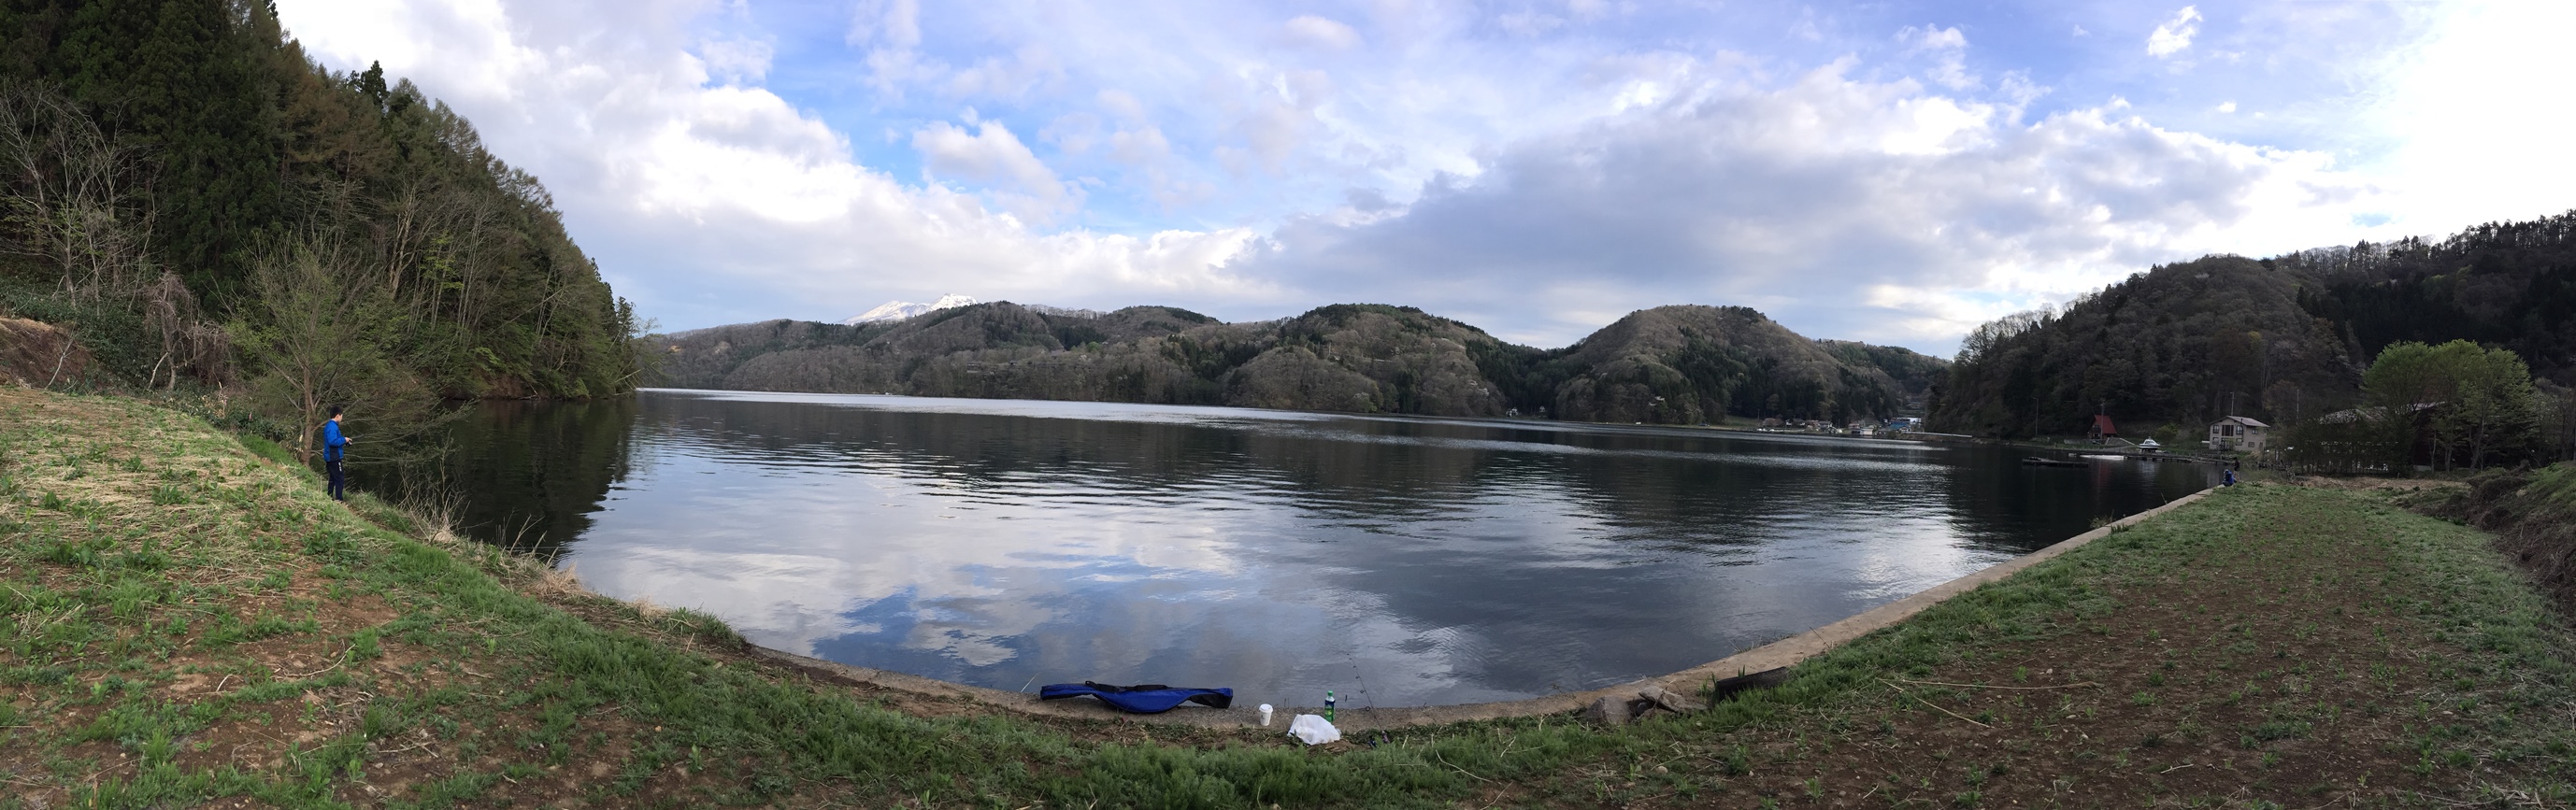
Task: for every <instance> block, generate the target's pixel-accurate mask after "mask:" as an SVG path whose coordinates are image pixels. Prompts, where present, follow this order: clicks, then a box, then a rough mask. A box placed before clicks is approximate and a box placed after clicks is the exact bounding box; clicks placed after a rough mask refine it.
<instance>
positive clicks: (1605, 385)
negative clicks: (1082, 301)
mask: <svg viewBox="0 0 2576 810" xmlns="http://www.w3.org/2000/svg"><path fill="white" fill-rule="evenodd" d="M656 345H657V346H658V347H659V352H660V353H662V354H663V355H664V356H663V357H662V358H661V361H660V366H661V369H662V375H663V376H662V377H661V378H660V382H661V383H662V384H666V385H672V386H678V387H684V388H724V389H739V390H759V391H819V392H840V393H898V394H914V395H921V396H959V397H1011V398H1026V399H1068V400H1095V401H1117V402H1153V403H1179V404H1206V405H1236V406H1244V407H1258V408H1292V409H1301V410H1325V411H1352V412H1363V413H1370V412H1383V413H1413V414H1436V415H1447V416H1499V415H1504V414H1506V413H1511V412H1518V413H1521V414H1527V415H1542V414H1544V415H1554V416H1562V417H1565V418H1570V419H1584V420H1595V421H1616V422H1649V423H1658V424H1698V423H1702V422H1717V421H1720V420H1722V419H1723V418H1724V417H1725V416H1726V415H1728V414H1733V415H1736V416H1745V417H1764V416H1779V417H1788V418H1824V419H1834V420H1836V421H1838V422H1840V421H1846V420H1850V419H1857V418H1863V417H1885V416H1895V415H1898V414H1899V413H1900V412H1901V411H1903V410H1904V408H1905V406H1906V403H1907V402H1908V400H1909V399H1916V400H1919V399H1920V398H1921V397H1922V396H1923V395H1924V393H1925V391H1926V390H1927V389H1928V388H1929V387H1930V386H1931V384H1932V383H1933V381H1934V380H1936V379H1938V378H1939V376H1940V372H1941V370H1942V367H1943V366H1944V365H1945V364H1944V363H1943V362H1942V361H1940V360H1938V359H1934V358H1930V357H1925V356H1923V355H1920V354H1916V353H1913V352H1910V351H1906V350H1904V349H1899V348H1893V347H1885V346H1870V345H1866V344H1858V343H1847V342H1841V341H1817V340H1810V339H1807V338H1804V337H1800V336H1798V335H1797V334H1796V333H1793V332H1790V331H1789V330H1788V329H1787V328H1784V327H1782V326H1780V325H1779V324H1777V323H1774V322H1772V321H1771V320H1770V319H1769V318H1766V317H1763V315H1762V314H1761V313H1759V312H1755V311H1753V310H1750V309H1745V308H1742V307H1701V306H1672V307H1659V308H1656V309H1650V310H1643V311H1639V312H1636V313H1632V314H1630V315H1629V316H1628V317H1626V318H1622V319H1620V320H1619V322H1618V323H1615V324H1612V325H1610V326H1609V327H1606V328H1604V329H1602V330H1601V331H1599V332H1597V333H1594V334H1593V335H1592V336H1590V337H1587V338H1585V339H1584V340H1583V341H1582V342H1580V343H1577V344H1575V345H1574V346H1571V347H1568V348H1564V349H1552V350H1551V349H1535V348H1531V347H1527V346H1518V345H1513V344H1509V343H1504V342H1502V341H1501V340H1497V339H1495V338H1494V337H1493V336H1491V335H1488V334H1486V333H1485V332H1484V330H1481V329H1477V328H1476V327H1473V326H1469V325H1466V324H1463V323H1459V322H1457V321H1453V320H1449V319H1447V318H1441V317H1437V316H1434V315H1430V314H1427V313H1424V312H1422V311H1421V310H1418V309H1414V308H1411V307H1393V306H1384V305H1376V304H1338V305H1334V306H1328V307H1322V308H1319V309H1316V310H1314V311H1311V312H1307V313H1305V314H1303V315H1299V316H1297V317H1294V318H1285V319H1281V320H1276V321H1262V322H1255V323H1233V324H1229V323H1220V322H1218V321H1217V320H1216V319H1214V318H1210V317H1207V316H1205V315H1200V314H1197V313H1194V312H1190V311H1187V310H1181V309H1174V308H1170V307H1129V308H1126V309H1122V310H1118V311H1116V312H1111V313H1107V314H1104V315H1099V316H1097V317H1092V316H1088V315H1083V314H1064V313H1061V312H1041V311H1038V310H1035V309H1032V308H1028V307H1022V306H1018V305H1016V304H1011V303H1008V302H1003V303H993V304H978V305H974V306H967V307H959V308H955V309H945V310H938V311H935V312H931V313H929V314H925V315H921V316H918V317H914V318H911V319H908V320H902V321H891V322H880V323H872V324H865V325H860V326H842V325H836V324H825V323H813V322H807V321H785V320H781V321H766V322H761V323H749V324H738V325H733V326H720V327H715V328H711V329H700V330H695V331H690V332H683V333H679V334H674V335H670V336H667V337H665V338H662V339H658V340H657V341H656Z"/></svg>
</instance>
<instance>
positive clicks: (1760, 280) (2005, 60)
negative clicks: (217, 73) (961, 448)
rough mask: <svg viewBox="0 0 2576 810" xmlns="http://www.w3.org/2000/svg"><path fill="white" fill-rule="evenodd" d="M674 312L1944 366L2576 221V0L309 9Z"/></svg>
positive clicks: (348, 65) (341, 49) (301, 26)
mask: <svg viewBox="0 0 2576 810" xmlns="http://www.w3.org/2000/svg"><path fill="white" fill-rule="evenodd" d="M277 8H278V11H279V14H280V17H281V18H282V20H283V21H284V23H285V25H286V27H287V29H288V32H289V34H290V35H291V36H294V37H296V38H297V39H299V40H300V41H302V42H303V44H304V46H305V47H306V49H307V50H308V52H309V53H310V54H311V55H312V56H313V57H314V58H315V59H317V60H319V61H321V62H322V63H323V64H324V65H325V66H327V67H330V68H333V69H335V70H363V69H365V68H366V67H367V66H368V65H369V64H371V63H377V62H381V63H382V64H383V66H384V68H385V69H386V71H387V73H388V75H389V76H398V77H403V78H406V79H408V80H410V81H412V82H413V83H414V84H416V85H417V86H419V88H420V89H421V90H422V92H424V93H425V94H427V95H428V96H430V97H432V98H436V99H438V100H440V101H442V102H444V103H446V104H448V105H450V106H452V107H454V108H455V109H457V110H458V111H459V112H462V113H463V114H464V115H466V116H467V117H468V118H469V119H471V120H472V121H473V122H474V124H475V126H476V127H477V129H478V130H480V132H481V134H482V136H483V139H484V142H485V143H486V145H487V146H489V147H490V148H491V149H492V150H493V151H494V152H495V153H496V154H497V155H499V156H500V157H501V158H503V159H504V160H506V161H509V162H510V163H511V164H512V165H514V166H517V167H519V168H522V169H526V170H528V171H530V172H533V173H534V174H536V175H537V176H538V177H539V178H541V179H542V180H543V182H544V183H545V185H546V187H547V189H548V190H549V191H550V192H552V195H553V199H554V201H555V204H556V206H557V207H558V208H559V209H561V211H562V212H563V214H564V219H565V222H566V225H567V226H568V227H569V228H570V230H571V232H572V235H573V238H574V239H575V240H576V241H577V242H579V243H580V244H581V246H582V248H583V249H584V250H585V251H586V252H588V253H589V254H590V255H591V257H592V258H594V259H596V260H597V261H598V262H599V265H600V270H601V273H602V275H603V276H605V277H606V278H607V279H608V281H609V282H610V283H611V284H613V285H614V286H615V287H616V289H617V290H618V292H619V293H620V294H621V295H624V296H626V297H628V298H630V299H632V300H634V301H635V303H636V306H637V308H638V309H639V311H641V312H642V313H643V314H644V315H645V316H647V317H650V318H653V319H654V320H656V321H658V322H659V324H660V325H661V326H662V327H663V328H665V329H669V330H679V329H692V328H699V327H706V326H714V325H719V324H725V323H737V322H744V321H754V320H764V319H770V318H782V317H784V318H799V319H809V320H827V321H837V320H840V319H842V318H846V317H849V316H851V315H855V314H857V313H860V312H863V311H865V310H867V309H870V308H872V307H874V306H876V305H878V304H881V303H885V302H886V301H889V300H905V301H931V300H933V299H936V298H938V297H940V296H941V295H943V294H951V293H954V294H962V295H967V296H972V297H975V298H978V299H982V300H987V301H993V300H1009V301H1015V302H1020V303H1036V304H1048V305H1054V306H1062V307H1080V308H1093V309H1115V308H1118V307H1123V306H1131V305H1137V304H1162V305H1170V306H1180V307H1186V308H1189V309H1193V310H1197V311H1200V312H1204V313H1207V314H1209V315H1214V316H1217V317H1220V318H1224V319H1226V320H1229V321H1247V320H1264V319H1270V318H1279V317H1286V316H1292V315H1295V314H1298V313H1300V312H1303V311H1305V310H1307V309H1311V308H1313V307H1316V306H1322V305H1325V304H1334V303H1387V304H1402V305H1410V306H1416V307H1420V308H1422V309H1424V310H1426V311H1429V312H1431V313H1434V314H1437V315H1442V316H1446V317H1450V318H1454V319H1457V320H1460V321H1463V322H1466V323H1469V324H1472V325H1475V326H1478V327H1481V328H1483V329H1485V330H1487V331H1488V332H1491V333H1493V334H1494V335H1496V336H1497V337H1501V338H1503V339H1505V340H1510V341H1514V342H1518V343H1525V344H1530V345H1536V346H1543V347H1555V346H1563V345H1566V344H1569V343H1572V342H1574V341H1576V340H1578V339H1580V338H1582V337H1583V336H1584V335H1586V334H1589V333H1590V332H1592V331H1593V330H1595V329H1598V328H1600V327H1601V326H1604V325H1606V324H1608V323H1610V322H1611V321H1613V320H1616V319H1617V318H1619V317H1620V316H1622V315H1625V314H1626V313H1628V312H1631V311H1634V310H1637V309H1642V308H1647V307H1653V306H1661V305H1666V304H1715V305H1728V304H1732V305H1744V306H1751V307H1754V308H1756V309H1760V310H1762V311H1763V312H1765V313H1767V314H1769V315H1770V316H1771V317H1772V318H1773V319H1775V320H1778V321H1779V322H1781V323H1782V324H1784V325H1786V326H1788V327H1789V328H1791V329H1794V330H1797V331H1798V332H1800V333H1802V334H1805V335H1808V336H1810V337H1823V338H1840V339H1851V340H1867V341H1870V342H1873V343H1883V344H1892V345H1900V346H1906V347H1909V348H1913V349H1916V350H1918V351H1923V352H1927V353H1932V354H1938V355H1944V356H1946V355H1948V354H1950V353H1952V352H1954V351H1955V350H1956V348H1957V345H1958V340H1959V338H1960V336H1961V335H1963V334H1965V333H1966V332H1967V331H1968V330H1969V329H1971V328H1973V327H1975V326H1976V325H1977V324H1978V323H1981V322H1983V321H1986V320H1988V319H1991V318H1994V317H1996V316H1999V315H2002V314H2005V313H2008V312H2012V311H2016V310H2022V309H2029V308H2033V307H2039V306H2046V305H2051V304H2054V303H2058V302H2063V301H2065V300H2067V299H2068V298H2071V297H2073V296H2075V295H2078V294H2081V293H2083V292H2086V291H2089V290H2093V289H2097V288H2099V287H2101V286H2103V285H2105V284H2108V283H2111V282H2115V281H2117V280H2119V279H2121V278H2124V277H2126V276H2127V275H2129V274H2131V273H2135V272H2139V271H2142V270H2145V269H2148V268H2149V267H2152V266H2154V265H2157V264H2161V263H2169V262H2176V261H2187V260H2190V259H2193V258H2197V257H2199V256H2203V255H2208V254H2213V253H2234V254H2240V255H2248V256H2265V255H2274V254H2279V253H2284V252H2288V251H2293V250H2300V249H2306V248H2313V247H2323V246H2329V245H2349V244H2352V243H2354V242H2357V241H2362V240H2370V241H2386V240H2389V239H2394V238H2397V237H2401V236H2407V235H2427V236H2437V235H2441V234H2446V233H2448V232H2451V231H2454V230H2457V229H2459V228H2461V227H2463V226H2466V225H2471V224H2476V223H2480V222H2487V221H2496V220H2507V219H2532V218H2536V217H2540V216H2547V215H2553V214H2557V213H2561V212H2565V211H2568V210H2570V209H2571V208H2576V150H2571V149H2566V148H2563V146H2561V145H2560V143H2559V142H2560V141H2562V140H2564V139H2565V138H2566V137H2567V136H2566V135H2564V134H2563V133H2565V132H2567V131H2568V130H2569V129H2570V124H2576V111H2571V109H2570V108H2569V107H2568V105H2565V104H2561V103H2558V102H2557V96H2558V94H2559V90H2558V89H2557V87H2556V85H2557V84H2558V83H2559V82H2558V81H2557V80H2558V79H2560V78H2563V77H2566V76H2570V75H2576V49H2569V48H2566V47H2564V46H2563V45H2562V44H2560V43H2558V42H2555V41H2553V39H2554V37H2555V35H2556V32H2564V31H2567V30H2576V4H2571V3H2541V2H2531V3H2500V4H2491V5H2490V4H2474V3H2463V4H2433V3H2332V2H2314V1H2313V0H2310V1H2305V2H2195V3H2163V4H2157V3H2144V2H2134V1H2132V2H2116V3H2115V2H2085V1H2084V0H2075V1H2074V2H2068V1H2067V0H2052V1H2049V2H1976V3H1968V2H1951V3H1939V2H1902V1H1899V2H1877V3H1855V4H1845V5H1836V4H1814V5H1797V4H1791V3H1778V2H1773V3H1737V2H1696V1H1693V0H1681V1H1678V2H1642V1H1639V2H1623V1H1622V0H1506V1H1503V2H1448V1H1445V0H1351V1H1350V2H1315V3H1293V4H1291V3H1266V2H1207V1H1206V0H1195V1H1192V2H1165V1H1164V0H1120V1H1119V2H1092V1H1091V0H1039V1H1037V2H1024V1H1023V0H984V1H983V2H975V3H940V2H930V3H923V2H919V0H839V1H837V2H783V1H773V2H761V1H758V0H614V1H613V2H611V1H610V0H526V1H522V0H444V1H441V0H373V1H371V2H362V3H351V2H346V0H279V1H278V3H277Z"/></svg>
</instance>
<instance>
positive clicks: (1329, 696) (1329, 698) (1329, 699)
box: [1324, 689, 1333, 723]
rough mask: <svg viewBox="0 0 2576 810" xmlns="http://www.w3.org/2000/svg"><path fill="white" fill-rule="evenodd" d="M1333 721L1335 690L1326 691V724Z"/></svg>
mask: <svg viewBox="0 0 2576 810" xmlns="http://www.w3.org/2000/svg"><path fill="white" fill-rule="evenodd" d="M1332 720H1333V690H1330V689H1326V690H1324V722H1327V723H1329V722H1332Z"/></svg>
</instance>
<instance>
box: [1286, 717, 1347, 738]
mask: <svg viewBox="0 0 2576 810" xmlns="http://www.w3.org/2000/svg"><path fill="white" fill-rule="evenodd" d="M1288 736H1291V737H1295V738H1297V739H1298V740H1301V741H1303V742H1305V743H1306V744H1307V745H1323V744H1325V743H1328V742H1332V741H1334V740H1338V739H1341V738H1342V730H1341V729H1338V728H1334V727H1333V722H1332V721H1330V720H1326V719H1324V718H1321V717H1317V716H1315V715H1311V714H1301V715H1297V719H1295V720H1290V721H1288Z"/></svg>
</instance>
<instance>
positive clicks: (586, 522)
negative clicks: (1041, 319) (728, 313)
mask: <svg viewBox="0 0 2576 810" xmlns="http://www.w3.org/2000/svg"><path fill="white" fill-rule="evenodd" d="M482 421H483V424H480V425H478V426H476V427H475V428H474V429H473V430H471V431H464V432H462V434H461V436H460V439H461V441H460V445H462V446H463V447H465V448H466V452H467V453H475V452H482V453H487V454H489V457H486V458H479V459H475V460H473V461H472V462H471V463H469V462H467V461H466V460H463V459H460V461H459V462H458V464H457V465H455V466H454V467H453V468H452V469H456V470H459V471H461V473H460V477H465V478H467V479H468V480H469V481H474V482H483V484H482V485H488V486H493V487H503V488H506V490H507V491H498V490H495V491H489V492H487V493H486V494H485V495H484V496H483V497H482V498H481V499H479V500H480V501H481V502H479V503H478V504H477V511H476V512H475V514H476V515H477V516H478V519H483V520H485V521H486V522H490V523H497V522H500V520H499V519H497V518H495V517H485V516H498V515H507V514H529V513H532V512H543V513H544V514H546V515H547V516H548V517H547V519H546V520H545V521H542V522H541V523H540V526H542V530H543V531H545V532H547V536H548V537H549V538H550V540H565V539H567V538H575V537H576V536H577V539H570V540H569V542H565V543H560V544H556V545H554V546H553V547H554V548H555V549H557V550H560V551H561V552H562V553H565V554H567V555H569V558H568V559H569V560H570V561H571V562H573V563H576V564H578V565H579V566H580V569H581V571H582V572H583V574H584V578H585V580H586V581H588V582H590V583H591V584H592V585H593V586H594V587H598V588H600V589H602V590H603V591H605V592H608V593H611V594H616V595H624V596H630V597H631V596H650V597H652V598H653V599H655V600H656V601H658V602H662V603H664V604H678V605H690V606H700V607H704V608H707V609H709V610H711V611H713V612H716V613H717V614H718V615H721V616H724V617H725V618H727V620H729V621H732V622H734V623H735V625H736V626H737V627H738V628H740V629H742V630H743V631H744V632H745V633H746V634H747V635H749V636H750V637H751V638H753V639H754V640H755V641H758V642H759V643H763V644H767V645H770V646H775V647H779V648H782V649H788V650H791V651H796V652H804V653H808V654H815V655H822V656H825V657H829V658H833V659H835V660H842V661H846V662H849V663H855V664H861V665H866V666H877V667H887V668H893V669H899V670H902V671H907V672H915V673H919V674H925V675H931V676H934V677H943V678H949V679H953V680H959V681H963V682H968V683H976V684H980V685H986V686H995V687H999V688H1006V689H1013V688H1019V687H1020V686H1021V685H1022V684H1023V682H1025V681H1027V680H1030V679H1032V678H1043V679H1051V680H1080V679H1085V678H1090V679H1102V680H1129V681H1162V682H1174V683H1177V682H1183V681H1206V682H1210V683H1215V684H1218V685H1232V686H1237V687H1240V688H1244V689H1246V690H1250V691H1254V692H1258V691H1261V690H1290V691H1299V690H1307V689H1310V688H1311V689H1313V690H1316V691H1320V690H1321V689H1323V688H1338V689H1343V690H1344V691H1345V692H1346V693H1348V694H1354V695H1362V694H1365V695H1367V696H1368V699H1370V700H1374V701H1376V702H1377V703H1378V704H1379V705H1402V704H1406V703H1431V702H1453V701H1462V700H1478V699H1498V698H1505V697H1512V696H1526V695H1532V694H1542V693H1546V692H1549V691H1554V690H1558V689H1576V688H1587V687H1590V686H1598V685H1604V684H1606V683H1612V682H1616V681H1618V680H1622V679H1625V678H1632V677H1637V676H1642V675H1647V674H1655V673H1659V672H1664V671H1670V670H1672V669H1678V668H1681V667H1684V666H1689V665H1693V664H1697V663H1700V662H1702V661H1705V660H1709V659H1712V658H1716V657H1718V656H1721V655H1724V654H1725V653H1728V652H1731V651H1733V650H1734V649H1737V648H1740V647H1743V646H1747V645H1750V644H1753V643H1758V642H1760V641H1763V640H1768V639H1770V638H1776V637H1779V636H1783V635H1787V634H1790V633H1794V632H1797V631H1799V630H1804V629H1807V628H1810V627H1814V626H1817V625H1820V624H1823V623H1826V622H1829V621H1832V620H1834V619H1838V618H1841V617H1842V616H1846V615H1849V614H1850V613H1853V612H1856V611H1858V610H1861V609H1864V608H1866V607H1868V606H1869V605H1872V604H1876V603H1878V602H1882V601H1885V600H1887V599H1891V598H1895V597H1898V596H1902V595H1904V594H1907V593H1912V592H1913V591H1915V590H1919V589H1920V588H1923V587H1927V586H1929V585H1931V584H1934V583H1937V582H1939V581H1942V580H1945V579H1948V578H1949V577H1951V576H1955V575H1957V574H1959V573H1964V572H1965V571H1967V570H1973V569H1974V568H1976V567H1981V566H1982V565H1984V564H1987V563H1989V562H1992V561H1994V560H1997V559H2001V558H2003V557H2004V556H2008V555H2010V554H2012V553H2016V552H2017V551H2018V550H2020V549H2023V548H2027V547H2032V546H2035V545H2038V544H2041V543H2045V542H2049V541H2054V540H2056V539H2060V538H2063V537H2066V536H2070V535H2072V534H2075V533H2077V532H2080V531H2082V530H2083V529H2084V528H2086V527H2087V526H2088V525H2089V524H2090V523H2091V522H2092V520H2093V519H2094V518H2095V517H2096V516H2097V515H2100V516H2109V515H2119V514H2126V513H2128V512H2132V511H2136V510H2138V509H2142V508H2145V507H2146V506H2152V505H2153V504H2154V503H2155V502H2157V501H2158V500H2160V499H2161V498H2163V497H2171V496H2172V495H2176V494H2179V493H2180V492H2181V491H2188V489H2191V488H2196V487H2197V485H2195V484H2191V483H2190V482H2188V481H2182V480H2180V479H2174V480H2168V481H2162V482H2159V481H2156V480H2152V479H2149V478H2143V477H2140V476H2139V475H2137V474H2136V473H2137V470H2135V469H2132V468H2114V469H2106V471H2105V472H2104V473H2103V476H2104V477H2101V478H2096V477H2095V475H2094V472H2093V471H2089V470H2072V469H2066V470H2040V471H2036V472H2038V473H2039V474H2037V475H2034V474H2033V472H2034V471H2032V470H2028V469H2025V468H2023V467H2021V466H2020V465H2019V464H2018V463H2017V461H2016V459H2017V456H2015V455H2014V454H2012V453H2011V452H2009V451H2003V450H2000V449H1998V448H1943V447H1931V446H1924V445H1916V444H1911V443H1899V442H1861V441H1844V440H1826V439H1815V438H1798V437H1775V436H1756V435H1752V434H1731V433H1717V432H1708V431H1698V430H1687V429H1676V428H1627V427H1608V426H1584V425H1567V424H1560V423H1548V422H1508V421H1491V422H1488V421H1474V420H1439V419H1404V418H1371V417H1359V416H1340V415H1326V414H1311V413H1283V412H1259V411H1250V412H1248V411H1240V410H1232V409H1221V408H1175V407H1165V406H1139V405H1120V404H1104V403H1066V402H1011V401H990V400H932V399H911V398H880V397H847V396H830V395H768V394H737V393H722V392H661V391H656V392H646V393H645V394H642V395H640V396H639V398H638V399H636V400H635V401H633V402H631V403H624V404H618V403H598V404H589V405H511V406H505V407H502V408H496V409H495V410H493V411H492V412H489V413H487V414H485V418H484V419H483V420H482ZM476 448H480V449H476ZM1648 617H1655V618H1652V619H1649V618H1648ZM1362 680H1365V681H1366V684H1365V688H1366V689H1367V690H1368V691H1365V692H1362V691H1356V690H1360V689H1362V688H1363V684H1361V683H1360V681H1362ZM1346 681H1347V683H1346Z"/></svg>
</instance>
